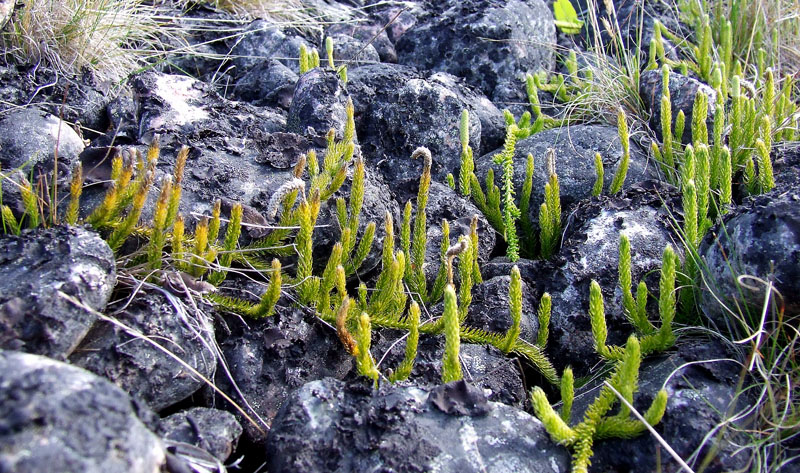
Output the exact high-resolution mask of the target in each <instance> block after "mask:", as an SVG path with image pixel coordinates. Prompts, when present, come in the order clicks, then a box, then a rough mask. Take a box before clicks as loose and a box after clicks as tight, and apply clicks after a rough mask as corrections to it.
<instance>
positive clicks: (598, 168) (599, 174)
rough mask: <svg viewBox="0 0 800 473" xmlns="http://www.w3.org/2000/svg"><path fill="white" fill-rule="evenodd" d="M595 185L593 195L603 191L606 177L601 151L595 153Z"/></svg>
mask: <svg viewBox="0 0 800 473" xmlns="http://www.w3.org/2000/svg"><path fill="white" fill-rule="evenodd" d="M594 174H595V178H594V186H592V196H593V197H597V196H599V195H600V194H602V193H603V179H604V178H605V170H604V169H603V157H602V156H600V153H595V154H594Z"/></svg>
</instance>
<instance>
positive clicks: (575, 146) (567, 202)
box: [475, 125, 653, 228]
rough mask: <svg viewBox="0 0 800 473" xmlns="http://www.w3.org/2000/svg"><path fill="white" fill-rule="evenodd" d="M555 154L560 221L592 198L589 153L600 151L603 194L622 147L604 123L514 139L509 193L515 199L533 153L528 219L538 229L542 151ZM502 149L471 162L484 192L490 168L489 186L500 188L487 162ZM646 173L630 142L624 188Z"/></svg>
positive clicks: (497, 173)
mask: <svg viewBox="0 0 800 473" xmlns="http://www.w3.org/2000/svg"><path fill="white" fill-rule="evenodd" d="M548 148H553V149H555V151H556V158H555V164H556V174H558V182H559V187H560V189H561V209H562V219H563V220H564V221H566V215H567V214H568V213H569V212H570V211H571V209H572V208H573V207H574V206H575V205H576V204H577V203H578V202H580V201H582V200H585V199H588V198H590V197H591V195H592V187H593V186H594V182H595V180H596V175H595V170H594V155H595V153H600V155H601V156H602V158H603V167H604V168H605V175H604V180H603V183H604V189H605V191H606V192H607V191H608V188H609V186H610V185H611V181H612V180H613V179H614V173H615V172H616V169H617V166H618V165H619V162H620V160H621V159H622V144H621V143H620V140H619V134H618V132H617V129H616V128H614V127H610V126H605V125H573V126H570V127H569V128H562V129H551V130H545V131H542V132H540V133H536V134H535V135H533V136H530V137H528V138H525V139H523V140H519V141H517V146H516V152H515V153H514V191H515V195H516V196H517V199H519V196H520V195H521V194H522V185H523V181H524V177H525V166H526V161H527V156H528V154H529V153H530V154H532V155H533V159H534V172H533V187H532V191H531V200H530V207H529V208H530V218H531V221H532V222H533V223H534V224H535V227H537V228H538V225H537V222H538V221H539V207H540V206H541V204H542V202H543V201H544V185H545V184H546V183H547V182H548V180H549V178H550V175H549V172H548V170H547V164H546V158H545V157H546V155H547V149H548ZM501 151H502V149H498V150H496V151H493V152H491V153H488V154H486V155H484V156H481V157H480V158H477V159H476V160H475V175H476V176H477V177H478V181H479V182H480V183H481V186H482V188H483V189H484V191H485V189H486V187H485V181H486V175H487V173H488V171H489V169H490V168H492V169H494V182H495V185H497V186H498V187H501V188H502V178H503V171H502V167H501V166H500V165H497V164H494V163H493V162H492V158H493V157H494V156H495V155H496V154H499V153H500V152H501ZM652 171H653V170H652V169H650V168H649V167H648V166H647V156H646V155H645V153H643V152H642V151H641V150H640V149H639V147H638V146H637V145H636V144H635V143H633V142H632V143H631V157H630V164H629V166H628V174H627V177H626V179H625V184H624V188H629V187H631V186H632V185H633V184H635V183H637V182H640V181H643V180H645V179H646V178H648V177H649V176H650V174H651V173H652Z"/></svg>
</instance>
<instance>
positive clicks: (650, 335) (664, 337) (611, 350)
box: [589, 238, 678, 360]
mask: <svg viewBox="0 0 800 473" xmlns="http://www.w3.org/2000/svg"><path fill="white" fill-rule="evenodd" d="M626 241H627V238H626V239H622V238H620V257H621V258H620V263H619V265H620V286H621V289H622V294H623V308H624V309H625V312H626V316H627V317H628V319H629V320H630V321H631V324H632V325H633V326H634V328H635V329H636V332H637V334H638V336H639V337H640V338H641V349H642V353H643V354H644V355H648V354H650V353H655V352H661V351H664V350H666V349H668V348H670V347H671V346H672V345H673V344H674V343H675V335H674V333H673V330H672V322H673V320H674V319H675V304H676V295H675V278H676V267H677V265H678V261H677V256H676V255H675V252H674V251H673V250H672V247H671V246H667V247H666V248H665V249H664V254H663V256H662V262H661V279H660V283H659V290H660V295H659V316H660V319H661V326H660V327H659V328H658V329H656V328H655V327H654V326H653V325H652V324H651V323H650V321H649V320H648V319H647V314H646V311H645V308H646V301H647V287H646V286H645V285H644V284H643V283H640V284H639V287H638V289H637V295H636V299H634V298H633V296H632V295H631V294H630V262H629V261H630V260H629V252H630V245H629V244H626ZM625 253H628V254H627V255H626V254H625ZM623 258H624V260H625V261H623ZM623 285H624V286H623ZM626 293H627V295H626ZM631 312H632V313H631ZM589 317H590V320H591V326H592V335H593V336H594V340H595V350H596V351H597V353H598V354H599V355H600V356H602V357H603V358H606V359H608V360H619V359H620V358H621V357H622V354H623V350H622V348H621V347H618V346H613V345H611V346H609V345H606V340H607V338H608V328H607V327H606V319H605V309H604V303H603V294H602V292H601V289H600V285H599V284H598V283H597V281H592V283H591V287H590V290H589Z"/></svg>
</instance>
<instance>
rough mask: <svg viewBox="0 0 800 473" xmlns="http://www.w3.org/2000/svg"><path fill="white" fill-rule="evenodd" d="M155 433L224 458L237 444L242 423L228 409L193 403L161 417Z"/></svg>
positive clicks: (223, 459)
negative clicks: (182, 409) (199, 405)
mask: <svg viewBox="0 0 800 473" xmlns="http://www.w3.org/2000/svg"><path fill="white" fill-rule="evenodd" d="M158 434H159V435H161V437H162V438H164V439H165V440H170V441H174V442H182V443H187V444H190V445H194V446H196V447H199V448H202V449H203V450H205V451H206V452H208V453H210V454H211V455H214V456H215V457H216V458H217V459H218V460H220V461H225V459H227V458H228V457H229V456H230V455H231V452H233V450H234V449H235V448H236V442H237V441H238V440H239V436H240V435H242V426H241V425H239V422H238V421H237V420H236V417H235V416H234V415H233V414H231V413H230V412H226V411H221V410H218V409H210V408H207V407H192V408H191V409H186V410H185V411H180V412H177V413H175V414H172V415H170V416H167V417H165V418H164V419H161V422H159V425H158Z"/></svg>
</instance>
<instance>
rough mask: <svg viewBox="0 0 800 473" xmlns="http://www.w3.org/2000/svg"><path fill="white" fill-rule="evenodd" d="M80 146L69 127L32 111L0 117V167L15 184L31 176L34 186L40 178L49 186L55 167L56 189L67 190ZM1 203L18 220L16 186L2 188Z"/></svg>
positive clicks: (20, 207)
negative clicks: (57, 187)
mask: <svg viewBox="0 0 800 473" xmlns="http://www.w3.org/2000/svg"><path fill="white" fill-rule="evenodd" d="M84 147H85V144H84V143H83V139H81V137H80V136H79V135H78V134H77V133H76V132H75V130H73V129H72V126H71V125H69V124H68V123H67V122H65V121H62V120H61V119H59V118H58V117H57V116H55V115H51V114H49V113H46V112H43V111H41V110H38V109H36V108H24V109H20V110H15V111H12V112H9V113H8V114H4V115H3V116H2V118H0V168H2V170H3V172H4V173H10V174H11V177H10V179H11V180H13V181H14V182H16V183H17V184H20V183H21V182H22V180H23V178H25V179H28V180H29V181H30V178H31V176H32V177H33V181H32V184H33V185H34V186H36V185H37V182H38V181H39V180H40V179H46V182H48V183H52V177H53V168H54V167H57V175H58V185H59V187H60V188H62V189H64V188H65V186H67V187H68V185H69V179H70V176H71V174H72V167H73V165H74V164H75V162H76V159H77V157H78V155H79V154H80V153H81V151H83V149H84ZM56 148H57V151H58V160H57V161H56V159H55V151H56ZM43 185H44V183H43ZM3 204H5V205H8V206H9V207H10V208H11V209H12V210H14V211H16V212H17V216H18V217H19V216H21V215H22V214H23V213H24V207H23V204H22V199H21V197H20V192H19V186H17V185H13V184H6V185H4V186H3Z"/></svg>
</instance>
